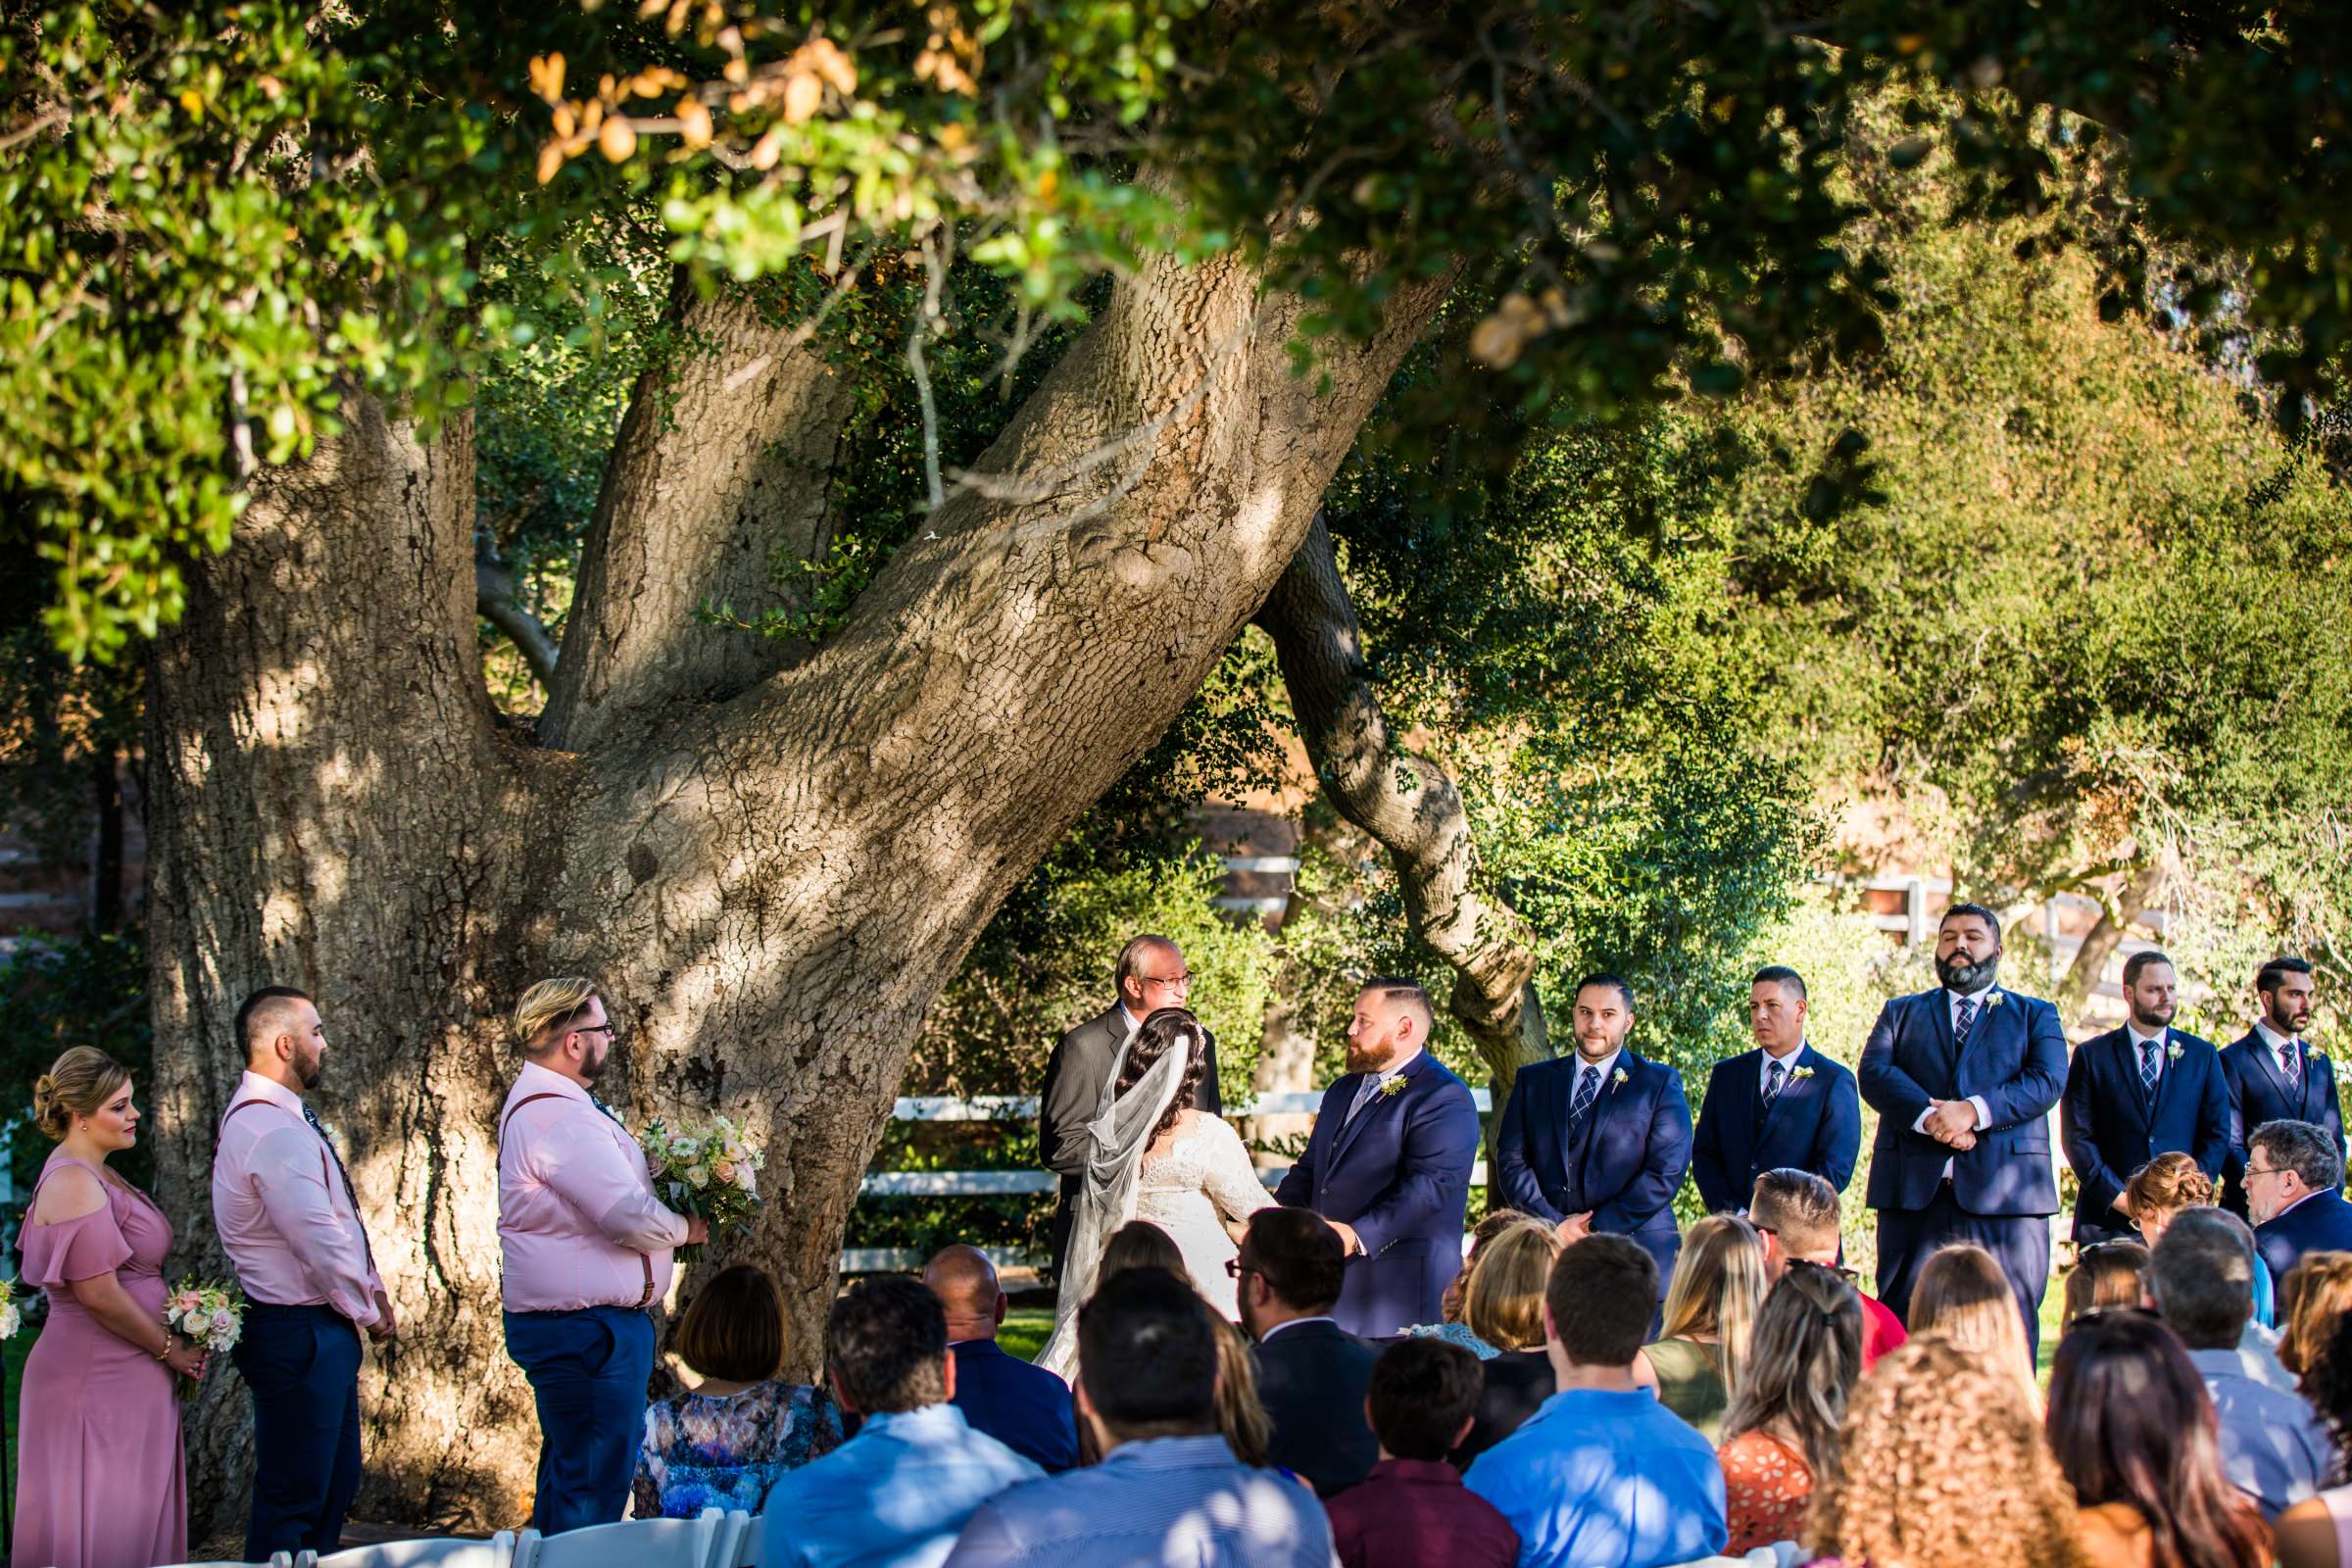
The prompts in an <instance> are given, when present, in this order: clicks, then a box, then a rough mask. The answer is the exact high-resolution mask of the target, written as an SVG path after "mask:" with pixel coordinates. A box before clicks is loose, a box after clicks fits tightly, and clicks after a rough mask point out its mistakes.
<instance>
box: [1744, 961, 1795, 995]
mask: <svg viewBox="0 0 2352 1568" xmlns="http://www.w3.org/2000/svg"><path fill="white" fill-rule="evenodd" d="M1748 984H1749V985H1751V986H1787V987H1788V988H1789V990H1791V991H1793V992H1795V993H1796V1000H1797V1001H1799V1002H1802V1001H1804V1000H1805V977H1804V976H1803V975H1801V974H1798V973H1797V972H1796V971H1795V970H1794V969H1791V968H1789V966H1788V965H1787V964H1785V963H1768V964H1766V965H1765V966H1764V967H1763V968H1761V969H1758V970H1757V971H1756V977H1755V978H1754V979H1753V980H1750V981H1749V982H1748Z"/></svg>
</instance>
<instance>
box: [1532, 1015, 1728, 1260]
mask: <svg viewBox="0 0 2352 1568" xmlns="http://www.w3.org/2000/svg"><path fill="white" fill-rule="evenodd" d="M1583 1065H1584V1058H1583V1057H1581V1056H1578V1055H1575V1054H1570V1055H1566V1056H1561V1057H1559V1058H1557V1059H1555V1060H1552V1061H1540V1062H1537V1063H1535V1064H1534V1065H1532V1066H1527V1067H1522V1068H1520V1069H1519V1081H1518V1082H1517V1083H1516V1084H1514V1085H1513V1086H1512V1087H1511V1098H1510V1102H1509V1103H1508V1104H1506V1105H1505V1106H1504V1107H1503V1112H1502V1127H1501V1130H1500V1131H1498V1132H1497V1133H1496V1134H1495V1163H1496V1165H1498V1166H1499V1167H1500V1169H1499V1171H1498V1172H1497V1177H1498V1180H1499V1182H1500V1185H1501V1187H1502V1191H1503V1195H1504V1196H1505V1198H1507V1199H1508V1200H1509V1201H1510V1205H1511V1206H1512V1207H1513V1208H1516V1209H1519V1210H1521V1211H1523V1212H1525V1213H1529V1214H1534V1215H1536V1216H1537V1217H1539V1218H1542V1219H1547V1220H1550V1221H1552V1222H1553V1223H1554V1224H1557V1223H1558V1222H1559V1221H1560V1220H1562V1219H1565V1218H1566V1217H1567V1216H1568V1215H1570V1214H1581V1213H1585V1212H1587V1211H1590V1212H1591V1213H1592V1215H1593V1231H1594V1232H1595V1233H1596V1234H1602V1235H1614V1236H1630V1237H1632V1238H1633V1239H1634V1240H1635V1241H1637V1242H1639V1243H1641V1244H1642V1250H1644V1251H1646V1252H1648V1253H1649V1255H1650V1256H1651V1257H1653V1258H1656V1259H1657V1263H1658V1298H1659V1299H1661V1300H1663V1299H1665V1295H1666V1282H1667V1281H1668V1280H1669V1279H1671V1278H1672V1277H1673V1274H1674V1259H1675V1254H1676V1253H1678V1252H1680V1251H1681V1250H1682V1247H1683V1238H1682V1233H1681V1232H1680V1231H1679V1230H1677V1229H1676V1228H1675V1223H1674V1194H1675V1190H1676V1189H1677V1188H1679V1187H1681V1186H1682V1185H1683V1173H1684V1172H1685V1171H1686V1170H1689V1169H1690V1168H1691V1104H1690V1102H1689V1101H1687V1100H1685V1099H1684V1098H1683V1077H1682V1074H1680V1073H1678V1072H1676V1071H1675V1070H1674V1069H1673V1068H1672V1067H1668V1066H1665V1065H1664V1064H1662V1063H1659V1062H1654V1061H1644V1060H1642V1058H1641V1057H1640V1056H1637V1055H1635V1054H1633V1053H1632V1052H1631V1051H1621V1052H1619V1053H1618V1054H1617V1060H1616V1063H1615V1065H1614V1066H1613V1067H1612V1068H1611V1069H1610V1071H1609V1075H1608V1077H1607V1078H1606V1079H1604V1080H1603V1081H1602V1083H1601V1085H1600V1087H1599V1089H1598V1090H1597V1091H1596V1092H1595V1094H1594V1097H1593V1104H1592V1106H1591V1108H1589V1109H1588V1110H1587V1111H1586V1113H1585V1118H1584V1121H1583V1123H1582V1124H1581V1125H1580V1126H1579V1127H1578V1128H1577V1129H1576V1132H1575V1134H1574V1135H1573V1136H1571V1135H1570V1133H1569V1130H1568V1121H1569V1111H1570V1108H1571V1107H1572V1106H1573V1104H1574V1103H1575V1098H1574V1097H1575V1095H1576V1084H1577V1074H1578V1070H1579V1069H1580V1068H1581V1067H1582V1066H1583Z"/></svg>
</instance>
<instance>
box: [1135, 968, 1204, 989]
mask: <svg viewBox="0 0 2352 1568" xmlns="http://www.w3.org/2000/svg"><path fill="white" fill-rule="evenodd" d="M1135 978H1136V979H1137V980H1138V981H1139V982H1141V983H1142V984H1144V985H1148V986H1174V987H1176V988H1177V989H1178V990H1180V991H1181V990H1183V989H1184V988H1185V987H1187V986H1189V985H1191V984H1192V983H1193V971H1192V970H1190V969H1185V970H1180V971H1179V972H1177V973H1175V974H1171V975H1156V974H1139V975H1137V976H1136V977H1135Z"/></svg>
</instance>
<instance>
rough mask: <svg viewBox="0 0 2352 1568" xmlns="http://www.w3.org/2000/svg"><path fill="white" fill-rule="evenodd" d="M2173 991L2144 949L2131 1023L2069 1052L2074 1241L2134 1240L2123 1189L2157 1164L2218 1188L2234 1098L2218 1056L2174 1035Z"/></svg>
mask: <svg viewBox="0 0 2352 1568" xmlns="http://www.w3.org/2000/svg"><path fill="white" fill-rule="evenodd" d="M2178 986H2179V981H2178V979H2177V978H2176V977H2175V974H2174V971H2173V961H2172V959H2170V958H2168V957H2166V956H2164V955H2163V954H2161V953H2158V952H2156V951H2155V950H2154V949H2152V948H2151V949H2149V950H2148V951H2146V952H2144V953H2134V954H2133V955H2131V957H2130V958H2128V959H2126V960H2125V962H2124V1003H2125V1005H2127V1006H2128V1007H2130V1008H2131V1021H2130V1022H2129V1023H2127V1024H2125V1025H2124V1027H2123V1028H2121V1029H2113V1030H2110V1031H2108V1032H2107V1033H2106V1034H2103V1035H2100V1036H2098V1037H2097V1038H2096V1039H2092V1040H2085V1041H2083V1042H2082V1044H2081V1045H2079V1046H2077V1047H2076V1048H2075V1059H2074V1060H2073V1061H2072V1062H2070V1063H2069V1064H2068V1066H2067V1069H2066V1097H2065V1098H2064V1099H2063V1100H2061V1101H2060V1102H2059V1103H2058V1130H2059V1134H2060V1136H2061V1138H2062V1139H2063V1140H2064V1142H2065V1147H2066V1162H2067V1163H2068V1164H2069V1165H2071V1166H2073V1167H2074V1171H2075V1187H2076V1193H2077V1196H2076V1199H2075V1240H2076V1242H2077V1243H2079V1244H2080V1245H2082V1246H2085V1247H2087V1246H2089V1245H2091V1244H2092V1243H2094V1242H2105V1241H2113V1240H2115V1239H2116V1238H2118V1237H2123V1236H2131V1235H2135V1234H2136V1227H2135V1225H2134V1223H2133V1221H2132V1217H2131V1209H2129V1208H2127V1207H2126V1206H2125V1204H2124V1184H2125V1183H2127V1182H2129V1181H2130V1180H2131V1176H2132V1173H2133V1172H2135V1171H2137V1170H2138V1169H2139V1167H2140V1166H2142V1165H2144V1164H2146V1163H2147V1162H2148V1161H2149V1160H2151V1159H2154V1158H2155V1157H2156V1156H2157V1155H2158V1154H2171V1153H2183V1154H2186V1155H2188V1156H2189V1158H2191V1159H2193V1160H2195V1161H2196V1162H2197V1167H2198V1168H2199V1169H2200V1170H2202V1171H2204V1172H2205V1174H2206V1175H2207V1176H2209V1177H2213V1178H2216V1179H2219V1177H2220V1176H2221V1174H2222V1161H2223V1160H2224V1158H2226V1157H2227V1156H2228V1154H2229V1087H2228V1084H2227V1082H2226V1080H2225V1078H2224V1075H2223V1072H2222V1056H2221V1053H2220V1052H2218V1051H2216V1050H2214V1049H2213V1047H2212V1045H2211V1044H2209V1043H2208V1042H2206V1041H2203V1040H2199V1039H2198V1038H2197V1037H2196V1036H2195V1035H2192V1034H2190V1033H2188V1032H2187V1031H2186V1030H2184V1029H2175V1028H2173V1027H2172V1022H2173V1013H2174V1011H2175V1003H2174V1000H2173V999H2174V996H2175V994H2176V992H2177V989H2178Z"/></svg>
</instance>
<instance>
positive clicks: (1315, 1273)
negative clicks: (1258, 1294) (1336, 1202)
mask: <svg viewBox="0 0 2352 1568" xmlns="http://www.w3.org/2000/svg"><path fill="white" fill-rule="evenodd" d="M1242 1245H1243V1246H1244V1247H1246V1248H1248V1249H1249V1250H1250V1267H1251V1268H1253V1269H1255V1270H1256V1271H1257V1277H1258V1278H1259V1279H1261V1280H1264V1281H1265V1282H1266V1289H1267V1290H1269V1291H1272V1292H1273V1293H1274V1296H1275V1299H1278V1300H1280V1301H1281V1302H1282V1304H1283V1305H1285V1306H1288V1307H1291V1308H1294V1309H1295V1310H1298V1311H1301V1312H1326V1311H1329V1310H1330V1309H1331V1307H1332V1304H1333V1303H1334V1302H1336V1301H1338V1300H1339V1299H1340V1292H1341V1290H1342V1289H1343V1288H1344V1287H1345V1286H1346V1284H1347V1282H1348V1254H1347V1253H1346V1252H1345V1251H1344V1250H1341V1247H1340V1238H1339V1234H1338V1233H1337V1232H1335V1231H1334V1230H1333V1229H1332V1228H1331V1226H1330V1225H1329V1224H1327V1223H1326V1222H1325V1221H1324V1218H1323V1216H1322V1215H1320V1214H1318V1213H1316V1212H1315V1211H1314V1210H1312V1209H1308V1208H1261V1209H1259V1210H1258V1211H1257V1212H1256V1213H1254V1214H1252V1215H1250V1230H1249V1234H1248V1235H1247V1236H1246V1237H1245V1238H1244V1239H1243V1243H1242Z"/></svg>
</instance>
